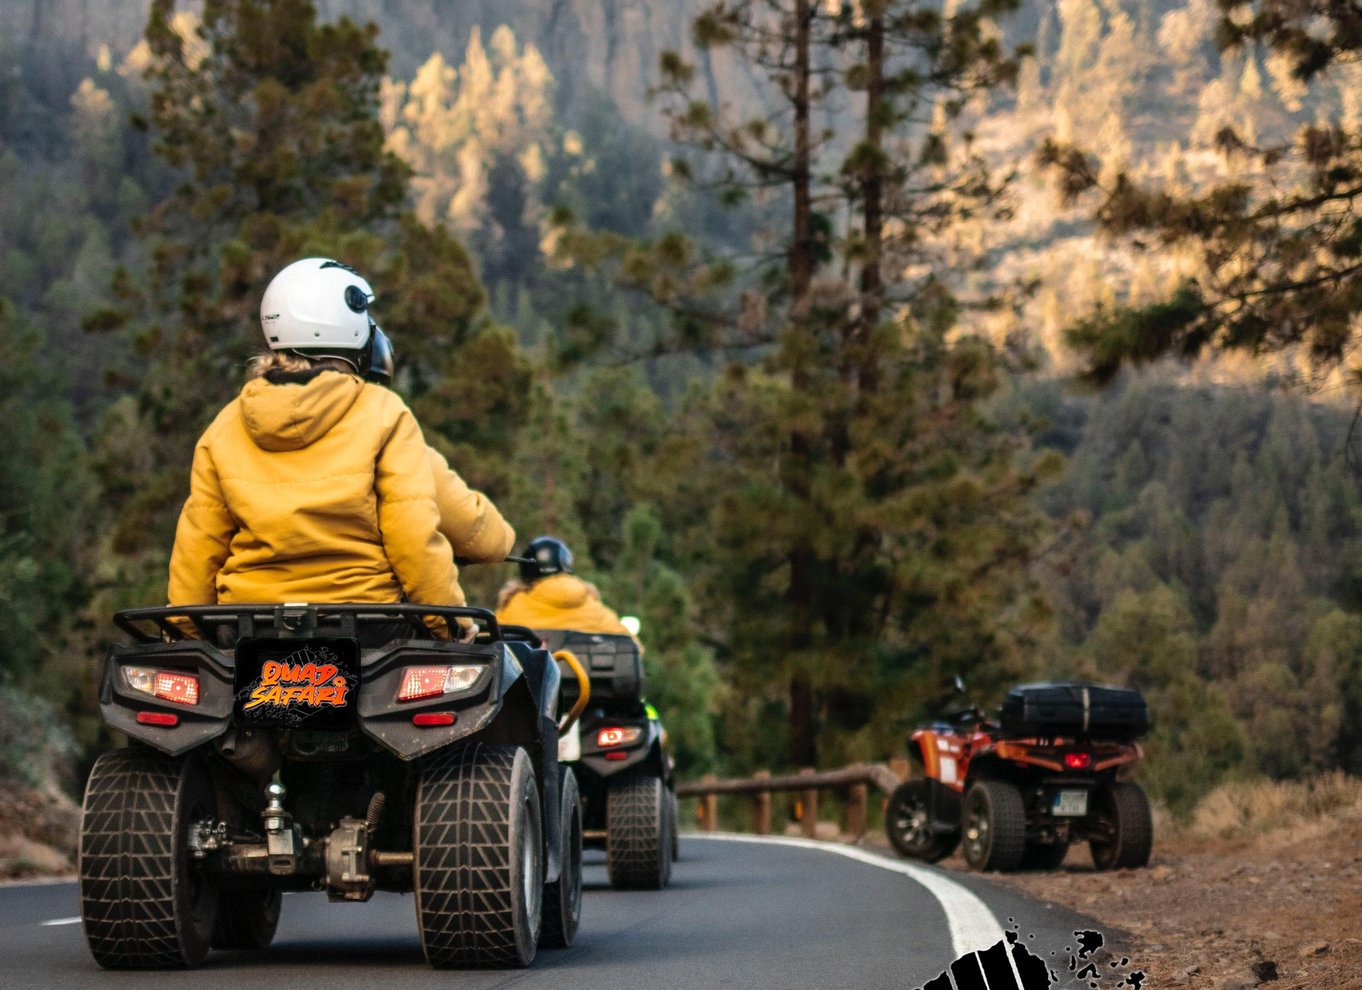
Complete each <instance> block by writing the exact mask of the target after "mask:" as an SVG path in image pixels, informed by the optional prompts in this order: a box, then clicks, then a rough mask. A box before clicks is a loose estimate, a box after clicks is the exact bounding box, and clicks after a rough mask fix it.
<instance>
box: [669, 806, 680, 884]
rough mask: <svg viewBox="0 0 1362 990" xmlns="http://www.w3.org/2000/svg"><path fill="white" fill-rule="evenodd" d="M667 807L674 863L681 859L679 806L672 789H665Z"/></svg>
mask: <svg viewBox="0 0 1362 990" xmlns="http://www.w3.org/2000/svg"><path fill="white" fill-rule="evenodd" d="M667 806H668V807H669V808H671V813H672V862H673V863H675V862H676V861H677V860H678V859H680V858H681V805H680V804H679V803H678V802H677V800H676V788H674V787H668V788H667ZM668 880H669V881H670V876H668Z"/></svg>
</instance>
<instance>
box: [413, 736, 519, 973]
mask: <svg viewBox="0 0 1362 990" xmlns="http://www.w3.org/2000/svg"><path fill="white" fill-rule="evenodd" d="M413 817H414V821H413V828H412V831H413V836H412V840H413V851H414V853H415V868H414V877H413V879H414V881H415V887H416V921H417V925H418V927H419V928H420V930H421V948H422V950H423V951H424V952H425V954H426V959H427V961H429V962H430V964H431V965H432V966H434V967H435V968H437V969H448V968H451V967H462V968H470V967H479V968H483V967H486V968H500V969H505V968H512V967H521V966H528V965H529V964H530V962H531V961H533V959H534V955H535V950H536V948H537V947H538V943H539V926H540V922H541V914H540V897H541V896H542V894H543V891H544V863H543V822H542V820H541V819H540V812H539V790H538V788H537V787H536V786H535V779H534V767H533V765H532V764H531V763H530V757H529V755H528V754H527V753H526V752H525V750H524V749H522V748H520V747H519V746H489V745H485V744H482V743H469V744H467V745H465V746H458V747H456V748H454V749H452V750H446V751H444V752H441V753H439V754H437V755H436V756H435V758H434V759H433V760H431V762H430V763H428V764H427V765H426V766H425V768H424V769H423V770H422V772H421V781H420V784H419V786H418V788H417V794H416V807H415V813H414V816H413Z"/></svg>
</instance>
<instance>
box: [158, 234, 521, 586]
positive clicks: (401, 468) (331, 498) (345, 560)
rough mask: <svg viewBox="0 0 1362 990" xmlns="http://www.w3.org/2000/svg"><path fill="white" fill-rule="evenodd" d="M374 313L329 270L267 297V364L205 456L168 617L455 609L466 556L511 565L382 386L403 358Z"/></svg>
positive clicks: (360, 292)
mask: <svg viewBox="0 0 1362 990" xmlns="http://www.w3.org/2000/svg"><path fill="white" fill-rule="evenodd" d="M372 300H373V292H372V290H371V289H370V287H369V284H368V282H366V281H365V280H364V279H363V278H361V277H360V276H359V275H357V274H356V273H354V272H353V271H352V270H351V269H348V268H346V267H345V266H343V265H340V264H338V263H337V262H332V261H328V260H326V259H318V258H310V259H305V260H304V261H301V262H295V263H294V264H293V265H290V266H289V267H288V268H285V269H284V270H283V271H282V272H280V273H279V275H278V276H276V277H275V279H274V281H273V282H271V283H270V287H269V289H267V290H266V293H265V298H264V300H263V301H262V304H261V319H262V325H263V327H264V329H265V336H266V340H267V342H268V344H269V347H270V352H269V353H268V354H266V355H263V356H262V357H261V358H259V359H257V361H256V362H255V368H254V371H255V377H253V378H252V379H251V380H250V381H248V382H247V383H246V385H245V387H244V388H243V389H242V390H241V394H240V395H239V396H238V397H237V398H236V399H233V400H232V401H231V402H230V403H228V404H227V406H226V407H225V408H224V409H223V410H222V412H221V413H219V414H218V416H217V418H216V419H215V420H214V421H213V423H212V425H210V426H209V427H208V429H207V430H206V431H205V432H204V434H203V436H202V437H201V438H200V440H199V442H198V445H197V447H196V448H195V451H194V464H193V468H192V471H191V475H190V493H189V499H188V501H187V502H186V503H185V505H184V508H183V510H182V511H181V514H180V520H179V525H178V526H177V528H176V533H175V546H174V550H173V551H172V553H171V560H170V581H169V587H168V595H167V597H168V600H169V603H170V604H171V605H195V604H220V603H221V604H226V603H253V602H289V601H298V602H385V603H386V602H397V601H403V600H406V601H411V602H416V603H419V604H425V605H460V604H463V603H464V600H465V599H464V594H463V591H462V589H461V588H460V587H459V583H458V571H457V569H456V567H455V565H454V557H455V555H458V556H460V557H465V558H468V559H471V560H480V561H493V560H501V559H503V558H504V557H505V555H506V554H507V552H508V551H509V550H510V548H511V547H512V546H513V545H514V541H515V532H514V531H513V530H512V529H511V527H510V526H508V525H507V524H506V522H505V521H504V520H503V519H502V518H501V515H500V513H499V512H497V509H496V507H495V506H494V505H493V504H492V503H491V502H490V501H489V500H488V499H487V498H485V497H484V496H482V495H481V494H480V493H478V492H475V491H473V490H471V489H470V488H469V487H468V486H467V485H466V484H465V483H464V481H463V479H462V478H460V477H459V475H458V474H457V473H456V472H455V471H453V470H451V469H450V467H449V465H448V464H447V463H446V461H445V459H444V457H442V456H441V455H440V454H439V453H438V452H436V451H435V450H433V449H432V448H430V447H429V446H427V444H426V442H425V439H424V437H423V436H422V434H421V428H420V426H419V425H418V424H417V422H416V419H415V417H414V416H413V415H412V414H411V411H410V410H409V409H408V408H407V407H406V405H405V404H404V403H403V402H402V400H401V398H399V397H398V396H397V395H396V393H394V392H391V391H389V390H388V389H386V388H384V387H382V386H381V385H378V384H375V383H374V381H373V380H380V381H381V380H386V379H387V378H390V377H391V373H392V352H391V348H390V346H389V344H388V342H387V338H386V337H385V336H384V335H383V332H382V331H381V330H380V329H379V328H378V326H377V325H376V324H374V323H373V322H372V320H371V319H370V317H369V313H368V306H369V303H370V302H372ZM303 345H306V346H303ZM347 345H348V346H347ZM365 378H369V379H371V380H370V381H366V380H365Z"/></svg>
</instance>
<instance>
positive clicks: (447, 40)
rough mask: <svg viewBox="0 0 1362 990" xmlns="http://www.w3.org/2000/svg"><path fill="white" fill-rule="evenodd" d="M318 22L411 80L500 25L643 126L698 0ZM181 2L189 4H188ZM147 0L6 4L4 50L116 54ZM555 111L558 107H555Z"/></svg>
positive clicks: (384, 7)
mask: <svg viewBox="0 0 1362 990" xmlns="http://www.w3.org/2000/svg"><path fill="white" fill-rule="evenodd" d="M314 2H315V3H316V5H317V9H318V12H319V13H320V14H321V16H322V17H324V18H327V19H330V18H335V17H340V16H341V15H345V14H348V15H350V16H351V17H353V18H355V19H357V20H366V21H367V20H372V21H374V22H375V23H377V24H378V25H379V27H380V29H381V31H382V33H381V35H380V41H381V42H382V44H383V45H384V46H385V47H386V48H388V50H389V51H390V52H391V53H392V62H391V63H390V66H389V69H390V72H391V73H392V74H393V75H394V76H397V77H401V78H410V77H411V76H412V75H413V74H414V73H415V71H416V69H417V67H418V66H420V65H421V63H423V62H424V61H425V60H426V59H427V58H429V57H430V55H431V54H432V53H433V52H436V51H439V52H441V53H443V54H444V55H445V57H446V58H447V59H448V60H449V61H450V62H452V63H454V64H458V63H459V62H460V61H461V60H462V53H463V51H464V48H465V47H466V46H467V44H468V39H469V35H470V33H471V31H472V29H473V28H474V27H475V26H476V27H480V28H481V29H482V33H483V37H488V36H489V35H490V34H491V32H492V31H493V30H494V29H495V28H496V27H497V26H499V25H501V24H505V25H507V26H509V27H510V28H511V30H512V31H513V32H514V33H515V37H516V39H517V41H519V42H520V43H521V44H526V43H531V44H533V45H535V47H537V48H538V49H539V51H540V53H541V54H542V55H543V56H544V59H545V61H546V62H547V63H548V65H549V68H550V70H551V71H552V73H553V76H554V79H555V80H556V81H557V83H558V87H559V98H560V101H564V102H566V103H570V102H572V101H573V100H574V99H575V97H576V96H577V94H578V93H579V92H580V91H581V89H582V87H584V86H589V87H593V88H597V89H600V90H603V91H605V92H607V93H609V94H610V95H611V96H612V97H613V98H614V100H615V102H616V103H617V104H618V105H619V107H620V109H621V111H622V112H623V114H624V116H625V117H626V118H628V119H630V120H632V121H633V122H636V123H641V122H643V121H644V118H645V116H647V113H646V99H647V90H648V87H649V86H651V85H652V84H653V83H654V82H655V81H656V74H657V62H658V56H659V55H660V54H661V53H662V52H663V51H664V50H666V49H668V48H672V49H683V50H684V49H687V48H688V47H689V44H688V39H689V25H690V21H691V19H692V17H693V16H694V12H695V11H696V10H697V9H698V8H699V7H700V5H701V0H661V2H660V0H314ZM184 6H191V5H190V4H184ZM149 7H150V0H4V2H3V3H0V44H2V43H11V44H12V43H14V42H16V41H30V42H32V41H36V42H40V43H44V44H50V45H52V46H53V47H54V48H58V49H59V48H67V47H68V46H75V47H79V48H82V49H84V50H86V51H88V52H89V53H90V54H94V53H95V52H96V51H97V50H98V48H99V47H100V45H102V44H106V45H108V46H109V47H110V49H111V50H112V51H113V52H114V54H115V55H117V54H120V53H121V52H125V51H127V50H128V49H130V48H131V47H132V46H133V45H135V44H136V43H137V40H138V39H139V38H140V37H141V34H142V30H143V28H144V27H145V25H146V14H147V10H148V9H149ZM560 105H563V104H562V103H560Z"/></svg>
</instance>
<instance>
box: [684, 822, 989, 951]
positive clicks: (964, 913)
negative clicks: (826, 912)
mask: <svg viewBox="0 0 1362 990" xmlns="http://www.w3.org/2000/svg"><path fill="white" fill-rule="evenodd" d="M685 838H686V839H688V840H689V839H702V840H710V841H720V842H750V843H756V844H765V845H777V846H790V847H793V848H796V849H815V850H818V851H820V852H825V853H832V854H833V855H835V856H843V857H845V858H847V859H853V860H855V861H856V862H858V863H865V864H866V865H868V866H877V867H879V868H880V869H882V870H888V871H889V872H890V873H898V874H900V875H902V876H905V877H908V879H910V880H912V881H914V882H916V883H917V884H918V885H919V886H921V887H923V888H924V889H925V890H926V891H927V893H929V894H931V895H932V897H933V898H935V900H936V902H937V904H938V905H940V907H941V911H942V913H943V914H944V915H945V917H946V927H947V928H948V929H949V930H950V933H951V947H952V948H953V949H954V951H955V955H956V956H957V957H959V956H964V955H966V954H968V953H970V952H976V951H978V950H980V949H987V948H988V947H989V946H991V945H994V944H995V943H996V942H997V941H998V940H999V939H1001V938H1003V937H1005V934H1006V933H1005V930H1004V929H1003V926H1002V925H1001V924H1000V923H999V921H998V919H997V917H996V916H994V914H993V911H992V910H991V909H990V908H989V907H988V905H987V904H985V903H984V902H983V900H982V899H981V898H980V897H979V895H978V894H976V893H974V891H972V890H970V889H969V888H968V887H966V886H965V885H964V884H961V883H959V882H957V881H955V880H952V879H951V878H950V877H949V876H947V875H946V874H945V873H940V872H937V871H936V870H932V869H928V868H927V867H924V866H919V865H917V864H915V863H907V862H903V861H901V860H892V859H889V858H887V857H885V856H882V855H880V854H878V853H873V852H870V851H868V850H866V849H861V848H859V847H857V846H846V845H841V844H838V843H832V842H819V841H818V840H816V839H800V838H794V837H791V836H780V835H745V834H742V833H739V832H687V833H685Z"/></svg>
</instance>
